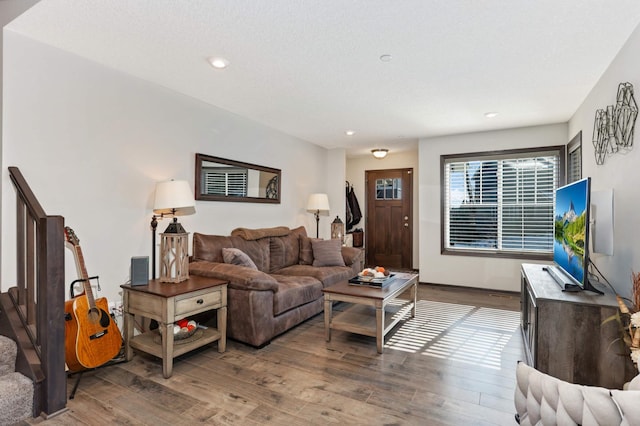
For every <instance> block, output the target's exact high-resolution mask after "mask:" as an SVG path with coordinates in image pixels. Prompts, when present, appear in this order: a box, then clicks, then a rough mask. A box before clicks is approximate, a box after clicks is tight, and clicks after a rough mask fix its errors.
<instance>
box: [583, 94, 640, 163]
mask: <svg viewBox="0 0 640 426" xmlns="http://www.w3.org/2000/svg"><path fill="white" fill-rule="evenodd" d="M637 117H638V105H637V104H636V100H635V98H634V96H633V85H632V84H631V83H620V84H619V85H618V95H617V98H616V105H615V107H614V106H613V105H608V106H607V108H606V109H599V110H597V111H596V116H595V120H594V122H593V146H594V148H595V150H594V151H595V157H596V164H599V165H600V164H604V160H605V158H606V156H607V154H614V153H616V152H618V151H620V150H621V149H624V150H630V149H631V148H633V129H634V127H635V124H636V118H637Z"/></svg>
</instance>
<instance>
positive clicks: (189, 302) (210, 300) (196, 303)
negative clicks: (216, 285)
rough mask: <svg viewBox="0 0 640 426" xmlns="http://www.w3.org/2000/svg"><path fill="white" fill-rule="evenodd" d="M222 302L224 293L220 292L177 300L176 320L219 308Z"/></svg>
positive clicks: (209, 292) (208, 292) (205, 293)
mask: <svg viewBox="0 0 640 426" xmlns="http://www.w3.org/2000/svg"><path fill="white" fill-rule="evenodd" d="M221 301H222V293H221V291H220V290H215V291H207V292H204V293H202V294H198V295H196V296H190V297H186V298H184V299H176V302H175V316H176V320H177V319H180V318H183V317H186V316H189V315H194V314H197V313H200V312H203V311H208V310H210V309H215V308H219V307H220V306H221Z"/></svg>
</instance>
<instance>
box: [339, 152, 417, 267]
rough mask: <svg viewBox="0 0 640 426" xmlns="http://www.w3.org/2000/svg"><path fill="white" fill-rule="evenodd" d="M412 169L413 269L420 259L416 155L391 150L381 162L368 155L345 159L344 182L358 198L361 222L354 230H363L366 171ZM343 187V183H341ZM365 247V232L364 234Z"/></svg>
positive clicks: (364, 221)
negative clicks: (346, 181) (349, 184)
mask: <svg viewBox="0 0 640 426" xmlns="http://www.w3.org/2000/svg"><path fill="white" fill-rule="evenodd" d="M408 168H413V225H412V226H413V267H414V268H415V267H417V265H418V259H419V258H420V257H419V256H420V254H419V252H420V246H419V238H418V237H419V232H418V231H419V228H418V203H419V201H420V194H419V191H418V175H419V170H418V153H417V152H415V151H405V152H399V153H394V152H393V150H391V151H390V152H389V154H388V155H387V156H386V157H385V158H384V159H382V160H378V159H376V158H374V157H373V155H369V156H366V157H356V158H349V159H347V172H346V180H348V181H349V182H350V183H351V184H352V185H353V190H354V192H355V194H356V197H357V198H358V203H359V204H360V210H362V220H361V221H360V223H359V224H357V225H356V226H355V227H356V228H362V229H365V223H366V216H367V205H366V194H365V192H366V189H367V188H366V184H365V181H364V179H365V171H367V170H388V169H408ZM343 186H344V183H343ZM364 239H365V246H366V240H367V232H366V230H365V234H364Z"/></svg>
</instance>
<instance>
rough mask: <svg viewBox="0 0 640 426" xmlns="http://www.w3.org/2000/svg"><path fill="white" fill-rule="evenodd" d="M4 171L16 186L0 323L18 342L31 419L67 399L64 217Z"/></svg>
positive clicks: (58, 408) (14, 173) (56, 409)
mask: <svg viewBox="0 0 640 426" xmlns="http://www.w3.org/2000/svg"><path fill="white" fill-rule="evenodd" d="M9 175H10V178H11V181H12V183H13V185H14V187H15V190H16V237H17V238H16V266H17V275H16V277H17V282H16V286H15V287H12V288H9V289H8V291H7V293H3V294H1V295H0V300H1V301H2V306H1V307H0V309H1V310H2V311H3V315H5V316H6V318H4V317H3V318H2V321H3V324H2V325H0V327H2V331H8V333H4V334H12V335H10V336H9V337H12V338H14V340H16V342H17V343H18V359H17V360H16V371H19V372H21V373H22V374H24V375H25V376H27V377H29V378H31V379H32V380H33V381H34V404H33V409H34V410H33V415H34V417H36V416H38V415H42V416H43V417H45V418H46V417H51V416H54V415H56V414H59V413H61V412H63V411H65V410H66V401H67V380H66V372H65V328H64V302H65V297H64V293H65V282H64V280H65V277H64V250H65V245H64V244H65V238H64V218H63V217H62V216H49V215H47V214H46V213H45V211H44V209H43V208H42V206H41V205H40V203H39V202H38V200H37V199H36V197H35V195H34V194H33V192H32V191H31V188H30V187H29V185H28V184H27V182H26V180H25V179H24V176H23V175H22V173H21V172H20V170H19V169H18V168H17V167H9ZM6 207H8V206H5V208H6ZM4 250H11V248H10V247H5V248H4ZM5 305H6V306H5ZM11 308H12V309H11ZM4 322H7V323H8V325H7V324H4Z"/></svg>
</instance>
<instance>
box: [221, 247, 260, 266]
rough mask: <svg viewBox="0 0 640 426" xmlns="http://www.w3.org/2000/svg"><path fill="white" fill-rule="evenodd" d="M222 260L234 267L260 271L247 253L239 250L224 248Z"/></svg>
mask: <svg viewBox="0 0 640 426" xmlns="http://www.w3.org/2000/svg"><path fill="white" fill-rule="evenodd" d="M222 259H224V263H230V264H232V265H239V266H246V267H247V268H251V269H258V267H257V266H256V264H255V263H253V260H251V258H250V257H249V256H247V254H246V253H245V252H243V251H242V250H240V249H237V248H226V247H225V248H223V249H222Z"/></svg>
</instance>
